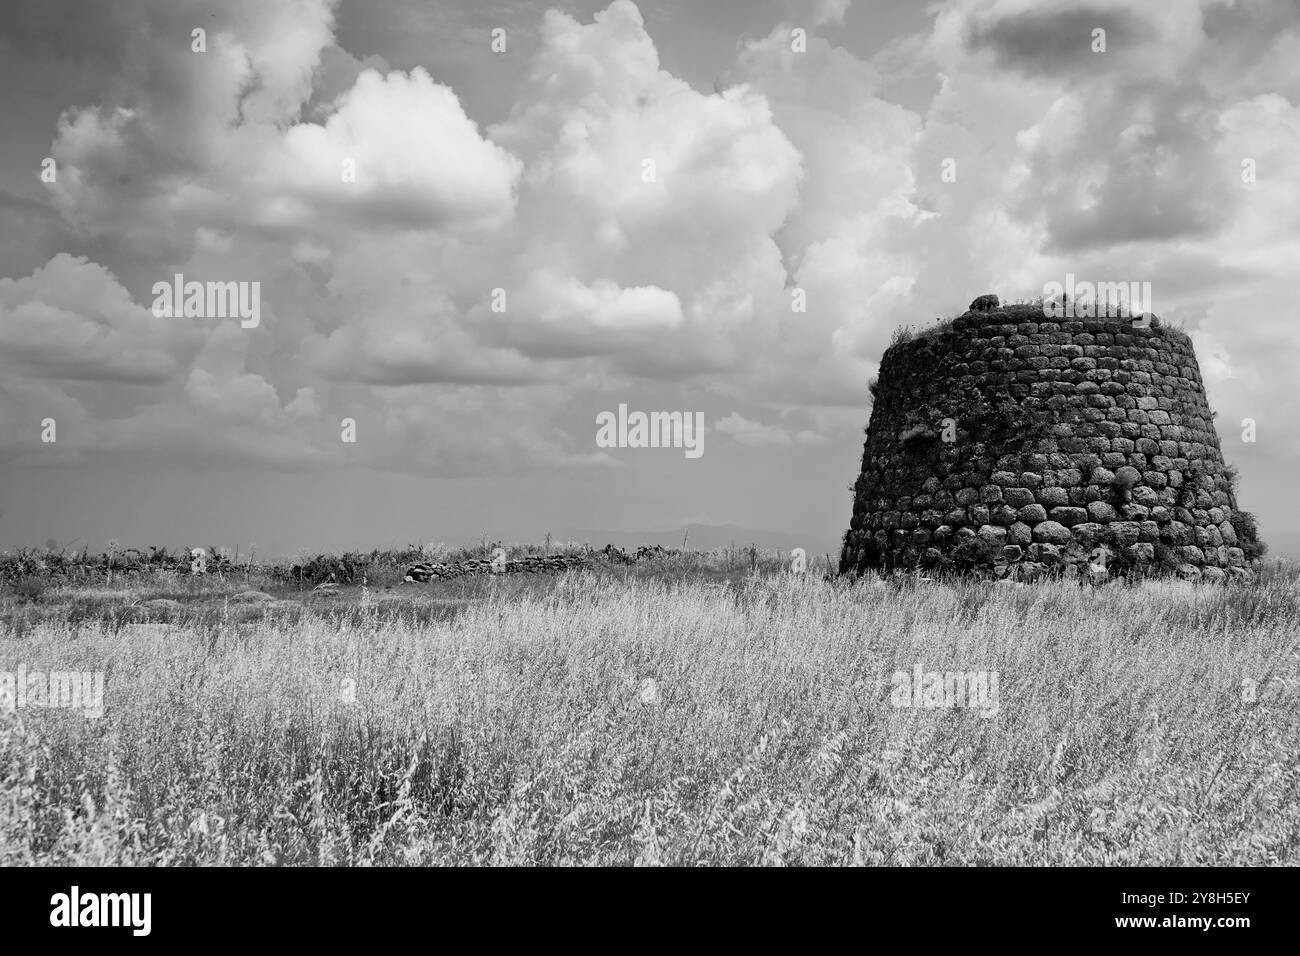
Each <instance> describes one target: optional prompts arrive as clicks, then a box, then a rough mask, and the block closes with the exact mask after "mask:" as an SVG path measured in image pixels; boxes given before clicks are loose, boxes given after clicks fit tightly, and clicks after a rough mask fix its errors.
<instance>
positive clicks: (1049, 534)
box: [1034, 521, 1074, 545]
mask: <svg viewBox="0 0 1300 956" xmlns="http://www.w3.org/2000/svg"><path fill="white" fill-rule="evenodd" d="M1034 540H1035V541H1037V542H1039V543H1041V544H1055V545H1064V544H1069V543H1070V542H1071V541H1073V540H1074V536H1073V535H1071V534H1070V529H1069V528H1067V527H1066V526H1065V525H1063V524H1061V523H1060V522H1057V521H1040V522H1038V524H1036V525H1034Z"/></svg>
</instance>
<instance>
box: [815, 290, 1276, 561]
mask: <svg viewBox="0 0 1300 956" xmlns="http://www.w3.org/2000/svg"><path fill="white" fill-rule="evenodd" d="M874 397H875V400H874V402H873V406H872V412H871V422H870V423H869V427H868V429H867V439H866V443H865V445H864V448H863V456H862V467H861V469H860V473H859V477H858V480H857V481H856V482H855V484H854V505H853V513H852V521H851V525H850V529H849V532H848V534H846V535H845V541H844V550H843V552H842V554H841V561H840V566H841V570H843V571H860V570H867V569H870V568H882V567H891V568H892V567H898V566H906V565H908V564H912V563H915V562H918V561H923V560H924V561H930V562H932V563H935V564H937V565H944V564H945V563H950V562H952V561H953V559H954V556H956V555H958V551H957V549H958V547H959V546H960V545H962V544H963V543H968V544H975V545H981V546H983V545H993V544H995V543H996V544H1000V545H1001V546H1003V547H1019V548H1022V549H1024V553H1023V555H1022V558H1021V561H1019V562H1013V563H1015V564H1025V563H1034V564H1041V565H1044V566H1048V567H1050V565H1051V562H1052V557H1051V555H1050V552H1048V553H1047V556H1046V558H1045V559H1041V558H1040V557H1036V556H1035V554H1034V553H1033V549H1035V548H1046V547H1058V546H1059V547H1065V546H1069V548H1070V551H1071V553H1072V554H1073V555H1074V557H1073V558H1072V559H1071V560H1076V561H1077V560H1079V549H1080V548H1082V547H1083V546H1084V544H1085V543H1091V542H1094V541H1095V542H1098V543H1104V544H1106V545H1108V546H1113V547H1114V548H1115V549H1116V562H1117V564H1118V565H1120V566H1135V565H1143V566H1149V568H1150V570H1151V572H1152V573H1155V572H1156V571H1157V570H1158V569H1162V568H1167V567H1169V566H1170V560H1171V559H1172V560H1174V561H1178V562H1180V563H1183V564H1186V565H1188V566H1191V567H1195V568H1222V569H1224V570H1225V571H1227V572H1228V573H1229V574H1230V573H1231V569H1233V568H1238V569H1241V570H1242V571H1243V573H1245V571H1244V569H1245V566H1246V564H1247V554H1255V553H1257V552H1256V544H1255V542H1254V541H1253V540H1252V541H1241V540H1238V538H1239V537H1240V535H1239V533H1238V530H1237V529H1239V528H1241V527H1242V526H1243V525H1242V523H1241V521H1240V520H1239V518H1238V513H1237V506H1236V500H1235V496H1234V492H1233V489H1232V488H1231V486H1230V483H1229V478H1228V475H1227V473H1226V471H1225V468H1224V464H1223V460H1222V456H1221V453H1220V451H1219V444H1218V439H1217V436H1216V435H1215V434H1214V426H1213V423H1212V416H1211V414H1210V411H1209V407H1208V404H1207V402H1206V400H1205V393H1204V390H1203V386H1202V384H1201V379H1200V373H1199V371H1198V369H1197V365H1196V358H1195V355H1194V353H1193V350H1192V345H1191V341H1190V339H1189V338H1188V337H1187V336H1186V335H1185V334H1184V333H1182V332H1180V331H1177V330H1174V329H1170V328H1166V327H1163V326H1157V327H1152V328H1129V327H1128V326H1127V325H1125V324H1124V323H1122V322H1116V321H1115V320H1109V319H1105V318H1097V319H1066V320H1053V319H1050V318H1049V317H1047V316H1045V315H1044V314H1043V313H1042V311H1041V309H1036V308H1035V307H1031V306H1010V305H1009V306H1001V305H998V304H997V300H996V298H992V299H990V298H988V297H983V296H982V297H980V298H979V299H977V300H976V302H973V303H972V309H971V310H970V311H968V312H967V313H965V314H963V315H961V316H959V317H957V318H956V319H954V320H953V321H952V322H951V323H950V325H948V326H945V327H943V328H941V329H938V330H936V331H934V332H933V333H930V332H922V333H921V334H919V335H915V336H913V337H912V338H911V339H910V340H907V341H901V342H898V343H897V344H895V345H893V346H891V347H890V348H889V349H888V350H887V351H886V353H885V355H884V356H883V357H882V359H881V363H880V374H879V378H878V380H877V384H876V387H875V389H874ZM946 417H951V418H952V419H953V420H954V421H955V422H956V423H957V440H956V441H954V442H945V441H942V440H941V438H940V427H939V425H938V422H940V421H941V420H942V419H943V418H946ZM899 436H907V437H906V438H901V439H900V437H899ZM998 553H1000V552H998ZM960 554H961V555H962V557H961V561H967V562H969V561H979V562H984V561H992V560H993V557H992V553H991V552H989V551H988V550H987V549H985V550H983V551H981V548H980V547H975V548H971V547H968V548H966V550H965V551H962V552H960ZM1084 556H1085V557H1086V554H1085V555H1084ZM963 566H964V565H963ZM1053 573H1059V569H1057V570H1055V571H1053ZM1211 577H1214V575H1211Z"/></svg>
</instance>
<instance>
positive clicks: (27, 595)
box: [10, 574, 49, 604]
mask: <svg viewBox="0 0 1300 956" xmlns="http://www.w3.org/2000/svg"><path fill="white" fill-rule="evenodd" d="M48 586H49V582H48V580H47V579H46V578H43V577H41V576H40V575H36V574H25V575H23V576H22V577H20V578H18V579H17V580H16V581H14V582H13V583H12V584H11V585H10V588H12V590H13V592H14V594H15V595H17V596H18V597H19V598H21V599H22V600H24V601H29V602H31V603H32V604H35V603H36V602H38V601H40V599H41V595H43V594H44V593H45V589H46V588H47V587H48Z"/></svg>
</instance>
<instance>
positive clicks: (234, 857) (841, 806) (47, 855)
mask: <svg viewBox="0 0 1300 956" xmlns="http://www.w3.org/2000/svg"><path fill="white" fill-rule="evenodd" d="M661 564H663V565H664V566H662V567H659V568H657V569H651V568H648V567H647V568H643V569H642V568H638V569H633V570H631V571H628V570H622V569H615V568H601V569H598V570H597V571H596V572H583V573H577V574H569V575H566V576H564V577H561V578H558V579H557V578H545V579H543V578H538V579H536V580H532V581H529V582H524V583H519V582H509V581H506V580H494V579H483V580H480V581H474V582H463V581H462V582H451V583H444V584H438V585H431V586H427V587H426V586H417V585H406V586H405V587H395V588H393V590H392V591H391V592H385V593H384V594H382V595H379V596H376V595H374V594H372V595H370V596H369V599H367V600H364V601H363V599H362V597H361V595H360V592H359V589H348V588H345V589H343V593H341V594H340V595H337V596H334V597H329V598H313V597H304V596H301V595H299V594H297V592H294V591H289V590H286V591H284V592H277V593H274V594H273V595H272V597H273V600H271V601H260V602H258V603H255V604H253V605H251V606H247V607H245V606H242V605H239V604H238V603H237V602H235V601H234V600H233V594H232V592H235V591H237V590H238V588H239V587H243V586H244V585H243V584H242V582H241V583H240V584H238V585H235V584H232V583H224V584H223V583H221V582H218V581H215V580H213V581H208V582H205V583H202V584H186V583H184V582H176V581H170V582H169V581H163V580H155V579H152V578H147V577H145V578H141V579H139V580H136V581H133V582H131V583H129V584H125V585H120V586H118V587H117V588H113V587H110V586H106V585H97V586H96V587H95V588H94V589H89V588H78V587H75V586H67V585H61V586H56V587H50V588H47V589H45V590H44V591H43V593H41V594H38V595H35V597H34V599H33V595H31V594H24V595H21V596H20V595H17V594H13V593H6V594H5V595H4V597H3V603H0V671H10V672H12V671H14V670H16V668H17V667H18V666H19V665H20V664H21V665H23V666H25V667H26V669H27V670H28V672H31V671H38V670H39V671H52V670H92V669H103V670H104V671H106V674H107V677H106V690H105V697H104V715H103V716H102V717H101V718H99V719H88V718H86V717H83V716H81V715H79V714H74V713H70V712H67V711H61V710H55V709H41V708H35V707H26V708H21V709H14V708H12V707H10V708H6V707H4V706H3V704H2V703H0V864H33V863H34V864H172V865H175V864H318V863H319V864H368V863H375V864H507V863H508V864H534V863H536V864H593V863H611V864H777V865H779V864H1110V863H1119V864H1205V863H1225V864H1242V865H1246V864H1272V863H1295V862H1297V834H1300V799H1298V797H1300V794H1298V793H1297V788H1298V787H1300V751H1297V748H1296V746H1295V742H1296V740H1297V739H1300V709H1298V708H1297V703H1298V702H1300V658H1298V656H1297V655H1298V653H1300V648H1298V647H1297V642H1298V640H1300V587H1298V585H1300V571H1298V569H1297V567H1296V566H1295V565H1294V564H1289V565H1288V564H1282V563H1277V562H1275V563H1272V564H1269V565H1267V566H1265V567H1264V568H1263V569H1262V570H1261V572H1260V574H1259V575H1258V576H1257V579H1256V580H1255V581H1254V582H1253V583H1250V584H1248V585H1243V586H1234V587H1226V588H1225V587H1202V586H1196V587H1180V586H1179V585H1177V584H1176V583H1160V582H1151V583H1147V584H1144V585H1142V586H1140V587H1125V586H1107V587H1104V588H1100V589H1090V588H1082V587H1079V586H1077V585H1069V584H1064V583H1048V584H1043V585H1038V586H1030V587H1003V586H1000V585H996V584H988V583H980V582H974V581H961V580H957V581H951V582H943V583H935V584H930V585H918V584H908V583H906V582H886V581H880V580H875V581H872V580H866V581H860V582H858V583H855V584H848V583H845V582H828V581H825V580H822V579H821V577H820V575H811V574H810V575H808V576H807V577H806V578H802V579H795V578H793V577H792V576H790V575H788V574H785V573H781V572H780V571H779V570H778V568H779V565H778V564H777V563H776V562H775V561H772V562H769V563H767V564H766V565H765V566H764V567H763V568H761V569H760V573H758V574H756V575H755V574H751V573H750V572H749V570H748V567H747V566H745V567H743V568H739V567H736V566H734V565H728V564H726V563H725V562H723V561H721V560H718V561H714V562H712V563H706V562H697V563H696V564H695V565H690V564H687V563H686V562H683V565H682V566H680V567H678V566H674V565H672V564H671V563H670V562H661ZM273 590H274V589H273ZM164 594H165V595H170V598H169V600H174V601H175V602H176V604H177V605H178V606H179V609H177V608H173V609H171V610H170V611H169V612H167V613H166V615H165V618H166V621H169V622H170V623H165V622H164V623H159V622H157V621H155V620H154V619H153V618H149V617H148V616H147V615H145V616H144V617H142V616H141V613H140V609H141V608H142V607H144V604H143V602H145V601H148V600H150V599H153V598H156V597H158V596H160V595H164ZM417 607H425V608H441V609H442V610H441V611H439V612H438V613H427V614H425V613H420V614H417V613H413V612H412V608H417ZM124 608H129V609H130V610H124ZM918 665H919V666H920V667H921V668H922V669H923V670H924V671H940V672H943V671H962V672H970V671H988V672H996V673H997V675H998V685H997V699H996V703H997V712H996V714H995V715H993V716H991V717H987V718H984V717H981V716H980V714H979V713H977V712H975V711H973V710H970V709H965V708H961V707H954V708H935V709H926V708H924V707H921V708H913V707H900V706H895V704H894V703H892V702H891V676H892V675H893V674H894V673H895V672H905V673H909V674H910V673H912V672H913V670H914V668H916V667H917V666H918Z"/></svg>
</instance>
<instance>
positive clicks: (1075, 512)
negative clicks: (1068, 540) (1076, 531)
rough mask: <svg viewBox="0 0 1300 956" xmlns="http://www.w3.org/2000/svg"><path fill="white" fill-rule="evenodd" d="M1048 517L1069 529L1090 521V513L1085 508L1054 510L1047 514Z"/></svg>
mask: <svg viewBox="0 0 1300 956" xmlns="http://www.w3.org/2000/svg"><path fill="white" fill-rule="evenodd" d="M1047 516H1048V517H1049V518H1051V519H1052V520H1053V521H1055V522H1058V523H1059V524H1063V525H1065V527H1067V528H1069V527H1072V526H1074V525H1076V524H1083V523H1084V522H1085V521H1087V520H1088V512H1087V511H1086V510H1085V509H1083V508H1070V507H1063V508H1053V509H1052V510H1051V511H1049V512H1048V513H1047Z"/></svg>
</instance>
